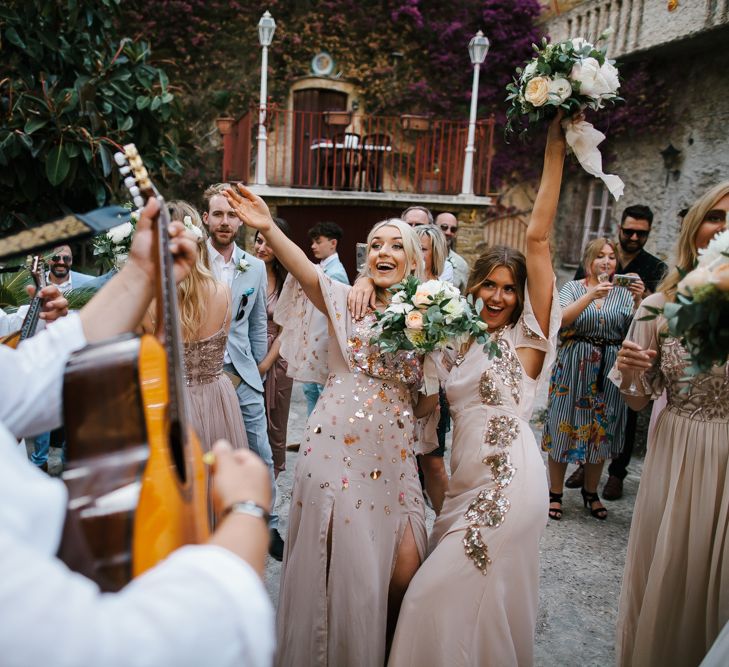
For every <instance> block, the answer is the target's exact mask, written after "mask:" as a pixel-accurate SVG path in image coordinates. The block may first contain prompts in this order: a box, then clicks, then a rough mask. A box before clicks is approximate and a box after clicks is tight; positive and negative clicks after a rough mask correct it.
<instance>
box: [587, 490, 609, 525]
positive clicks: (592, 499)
mask: <svg viewBox="0 0 729 667" xmlns="http://www.w3.org/2000/svg"><path fill="white" fill-rule="evenodd" d="M580 492H581V493H582V500H583V501H584V502H585V507H586V508H587V509H589V510H590V514H592V516H594V517H595V518H596V519H600V521H605V519H607V515H608V511H607V508H605V507H598V508H596V509H592V503H599V502H600V496H598V495H597V493H589V492H588V491H585V487H584V486H583V487H582V489H580Z"/></svg>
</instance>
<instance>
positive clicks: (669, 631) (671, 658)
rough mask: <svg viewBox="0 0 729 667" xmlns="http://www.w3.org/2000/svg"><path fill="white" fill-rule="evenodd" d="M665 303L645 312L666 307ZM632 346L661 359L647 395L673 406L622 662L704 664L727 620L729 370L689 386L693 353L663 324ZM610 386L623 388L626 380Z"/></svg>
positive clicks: (625, 620) (630, 589)
mask: <svg viewBox="0 0 729 667" xmlns="http://www.w3.org/2000/svg"><path fill="white" fill-rule="evenodd" d="M664 303H665V299H664V296H663V295H662V294H654V295H652V296H650V297H648V298H647V299H646V300H645V301H644V302H643V305H644V306H653V307H658V308H660V307H662V306H663V304H664ZM646 314H647V311H645V310H642V312H641V311H639V312H638V314H636V320H635V322H634V324H633V326H632V328H631V331H630V333H629V334H628V339H629V340H633V341H635V342H636V343H638V344H639V345H640V346H641V347H643V348H648V347H650V348H651V349H654V350H657V351H658V357H657V361H656V364H655V365H654V366H653V368H652V369H651V370H650V371H648V372H646V373H645V374H644V375H643V377H642V385H643V392H644V394H645V395H647V396H652V397H653V398H657V397H658V396H659V395H660V394H661V392H662V391H663V390H664V389H665V391H666V397H667V401H668V403H667V406H666V408H665V409H664V410H663V411H662V412H661V413H660V415H659V416H658V419H657V422H656V426H655V429H654V431H653V433H652V435H651V438H650V439H649V440H648V453H647V454H646V458H645V463H644V465H643V473H642V475H641V481H640V488H639V489H638V497H637V498H636V501H635V510H634V513H633V523H632V525H631V527H630V538H629V541H628V552H627V556H626V561H625V573H624V575H623V587H622V591H621V594H620V606H619V613H618V629H617V648H616V655H617V663H618V665H622V666H625V667H631V666H632V667H651V666H653V665H655V666H656V667H658V666H659V665H660V666H661V667H664V666H671V665H676V666H677V667H678V666H679V665H680V667H693V666H695V665H698V664H699V663H700V662H701V660H702V658H703V657H704V655H705V654H706V652H707V651H708V650H709V648H710V647H711V645H712V643H713V642H714V640H715V639H716V638H717V636H718V635H719V632H720V631H721V629H722V627H724V624H725V623H727V621H729V474H728V469H729V365H727V364H725V365H724V366H715V367H714V368H713V369H712V371H711V372H709V373H702V374H700V375H697V376H695V377H693V378H691V379H690V380H688V381H685V380H684V379H683V378H684V376H685V369H686V368H687V366H688V364H687V362H686V356H685V351H684V349H683V347H682V346H681V344H680V343H679V341H678V340H676V339H675V338H667V337H665V336H661V335H660V334H661V332H662V330H663V327H664V326H665V322H664V320H663V319H662V318H658V319H655V320H650V321H644V322H640V321H638V319H639V318H640V317H641V316H643V315H646ZM610 378H611V379H612V380H613V381H614V382H616V384H619V383H620V372H619V371H617V369H613V371H612V372H611V374H610ZM639 384H641V383H639Z"/></svg>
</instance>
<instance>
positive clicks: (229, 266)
mask: <svg viewBox="0 0 729 667" xmlns="http://www.w3.org/2000/svg"><path fill="white" fill-rule="evenodd" d="M207 244H208V254H209V255H210V268H211V269H212V272H213V275H214V276H215V279H216V280H219V281H220V282H221V283H225V284H226V285H227V286H228V287H231V288H232V286H233V278H235V262H234V261H233V257H234V256H235V253H233V254H232V255H231V256H230V261H228V262H226V261H225V257H223V256H222V255H221V254H220V253H219V252H218V251H217V250H216V249H215V248H213V244H212V243H210V239H208V240H207Z"/></svg>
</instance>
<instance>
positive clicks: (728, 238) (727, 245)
mask: <svg viewBox="0 0 729 667" xmlns="http://www.w3.org/2000/svg"><path fill="white" fill-rule="evenodd" d="M723 253H729V229H727V230H726V231H723V232H719V233H718V234H717V235H716V236H714V238H713V239H711V241H709V245H708V246H706V248H700V249H699V264H701V265H706V264H711V263H712V262H714V261H716V260H717V259H719V258H720V257H722V255H723Z"/></svg>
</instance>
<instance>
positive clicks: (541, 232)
mask: <svg viewBox="0 0 729 667" xmlns="http://www.w3.org/2000/svg"><path fill="white" fill-rule="evenodd" d="M561 123H562V114H561V113H560V114H558V115H557V116H556V117H555V118H554V120H552V122H551V123H550V125H549V131H548V133H547V147H546V148H545V150H544V168H543V170H542V179H541V181H540V183H539V191H538V192H537V198H536V200H535V202H534V208H533V209H532V215H531V218H530V219H529V226H528V227H527V233H526V239H527V248H526V264H527V279H528V286H529V298H530V299H531V302H532V307H533V309H534V315H535V317H536V318H537V322H538V323H539V326H540V327H541V328H542V331H543V332H544V333H545V334H546V335H549V333H550V332H549V331H548V329H549V313H550V311H551V308H552V294H553V289H554V270H553V269H552V254H551V252H550V248H549V236H550V234H551V232H552V225H553V224H554V218H555V216H556V215H557V204H558V202H559V191H560V187H561V185H562V167H563V165H564V156H565V145H566V144H565V138H564V132H563V131H562V125H561Z"/></svg>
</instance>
